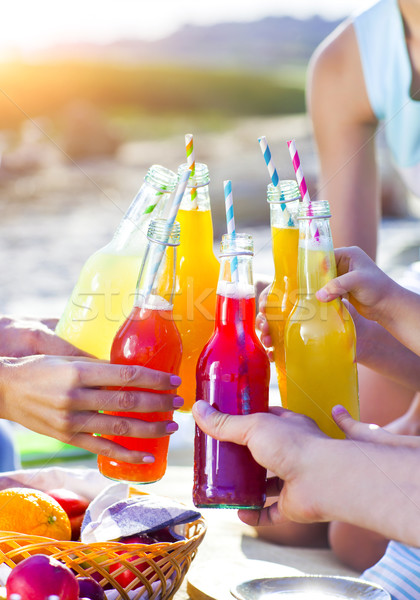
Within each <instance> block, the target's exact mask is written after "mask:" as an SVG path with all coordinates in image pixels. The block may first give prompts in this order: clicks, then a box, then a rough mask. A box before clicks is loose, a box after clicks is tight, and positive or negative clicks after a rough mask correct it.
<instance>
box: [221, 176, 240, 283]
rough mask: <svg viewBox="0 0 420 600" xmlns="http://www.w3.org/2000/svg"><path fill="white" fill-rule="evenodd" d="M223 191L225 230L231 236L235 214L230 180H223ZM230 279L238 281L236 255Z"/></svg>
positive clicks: (233, 235)
mask: <svg viewBox="0 0 420 600" xmlns="http://www.w3.org/2000/svg"><path fill="white" fill-rule="evenodd" d="M223 187H224V191H225V207H226V224H227V232H228V234H229V235H231V236H232V237H235V235H236V228H235V215H234V214H233V196H232V182H231V181H230V180H229V179H228V180H226V181H224V182H223ZM230 269H231V279H232V282H233V281H235V282H237V281H238V257H237V256H234V257H233V258H232V260H231V263H230Z"/></svg>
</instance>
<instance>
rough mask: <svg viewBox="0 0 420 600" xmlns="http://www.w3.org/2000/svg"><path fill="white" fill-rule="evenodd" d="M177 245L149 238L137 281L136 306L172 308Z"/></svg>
mask: <svg viewBox="0 0 420 600" xmlns="http://www.w3.org/2000/svg"><path fill="white" fill-rule="evenodd" d="M175 265H176V246H165V245H163V244H161V243H159V242H155V241H153V240H150V239H148V244H147V248H146V252H145V255H144V258H143V262H142V266H141V268H140V274H139V278H138V281H137V289H136V297H135V301H134V306H135V307H137V308H146V309H152V310H165V311H167V310H172V307H173V296H174V291H175Z"/></svg>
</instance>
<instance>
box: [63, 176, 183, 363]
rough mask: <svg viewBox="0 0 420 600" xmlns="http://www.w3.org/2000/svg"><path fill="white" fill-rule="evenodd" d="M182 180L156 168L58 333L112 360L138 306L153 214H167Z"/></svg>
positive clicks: (87, 271)
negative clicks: (124, 325)
mask: <svg viewBox="0 0 420 600" xmlns="http://www.w3.org/2000/svg"><path fill="white" fill-rule="evenodd" d="M176 182H177V176H176V175H175V173H173V172H172V171H169V170H168V169H165V168H164V167H161V166H159V165H153V166H152V167H151V168H150V169H149V171H148V172H147V174H146V177H145V182H144V184H143V185H142V187H141V188H140V190H139V192H138V194H137V195H136V197H135V198H134V200H133V202H132V203H131V205H130V207H129V209H128V211H127V213H126V214H125V215H124V218H123V219H122V221H121V223H120V225H119V227H118V229H117V231H116V233H115V235H114V237H113V239H112V240H111V242H109V244H107V245H106V246H104V247H103V248H101V249H100V250H98V251H97V252H95V253H94V254H93V255H92V256H90V257H89V258H88V260H87V261H86V263H85V265H84V266H83V268H82V270H81V273H80V276H79V280H78V281H77V283H76V285H75V287H74V289H73V292H72V294H71V297H70V299H69V301H68V302H67V305H66V307H65V309H64V312H63V315H62V316H61V318H60V320H59V322H58V324H57V327H56V333H57V335H59V336H60V337H62V338H63V339H65V340H67V341H68V342H71V343H72V344H74V345H75V346H77V348H80V349H81V350H83V351H85V352H89V353H91V354H93V355H94V356H96V357H98V358H102V359H107V360H108V359H109V356H110V350H111V345H112V341H113V339H114V336H115V334H116V332H117V331H118V329H119V327H120V326H121V325H122V323H123V322H124V321H125V319H126V318H127V317H128V315H129V314H130V311H131V309H132V307H133V302H134V295H135V290H136V283H137V278H138V274H139V270H140V266H141V264H142V259H143V256H144V252H145V249H146V246H147V237H146V233H147V227H148V225H149V222H150V219H151V217H152V216H154V217H156V216H157V215H159V214H160V212H161V211H163V210H164V208H165V205H166V203H167V200H168V199H169V197H170V194H171V193H172V191H173V190H174V189H175V186H176Z"/></svg>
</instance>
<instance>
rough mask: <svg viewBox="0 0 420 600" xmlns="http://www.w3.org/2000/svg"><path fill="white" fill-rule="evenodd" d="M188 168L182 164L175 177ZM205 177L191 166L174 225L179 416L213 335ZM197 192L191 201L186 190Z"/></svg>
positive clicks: (213, 262)
mask: <svg viewBox="0 0 420 600" xmlns="http://www.w3.org/2000/svg"><path fill="white" fill-rule="evenodd" d="M187 168H188V166H187V165H186V164H183V165H181V166H180V167H179V169H178V175H179V176H181V174H182V173H183V172H184V171H185V170H186V169H187ZM209 181H210V178H209V171H208V168H207V165H205V164H203V163H196V165H195V175H193V176H191V177H190V179H189V181H188V187H187V189H186V191H185V194H184V198H183V200H182V203H181V206H180V209H179V211H178V215H177V221H178V222H179V224H180V226H181V244H180V246H179V248H178V252H177V264H176V292H175V296H174V313H173V314H174V320H175V323H176V326H177V328H178V331H179V333H180V335H181V339H182V348H183V354H182V361H181V368H180V371H179V375H180V377H181V379H182V384H181V385H180V387H179V388H178V394H179V395H180V396H182V398H184V406H183V407H182V408H181V410H182V411H184V412H189V411H190V410H191V407H192V405H193V404H194V402H195V390H196V366H197V361H198V358H199V356H200V354H201V351H202V349H203V348H204V346H205V344H206V343H207V341H208V339H209V338H210V336H211V334H212V333H213V329H214V315H215V310H216V289H217V282H218V279H219V267H220V265H219V261H218V260H217V258H216V257H215V255H214V252H213V222H212V217H211V208H210V195H209ZM192 189H196V190H197V197H196V200H195V201H192V200H191V190H192Z"/></svg>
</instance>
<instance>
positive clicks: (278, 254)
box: [266, 180, 300, 406]
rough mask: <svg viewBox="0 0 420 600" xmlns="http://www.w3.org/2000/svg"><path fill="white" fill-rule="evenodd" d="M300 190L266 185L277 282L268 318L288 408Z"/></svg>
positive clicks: (292, 185) (294, 186) (283, 184)
mask: <svg viewBox="0 0 420 600" xmlns="http://www.w3.org/2000/svg"><path fill="white" fill-rule="evenodd" d="M299 199H300V194H299V187H298V184H297V183H296V181H287V180H285V181H279V183H278V185H277V186H274V185H273V184H272V183H270V185H268V186H267V202H268V203H269V205H270V223H271V240H272V246H273V259H274V280H273V283H272V284H271V287H270V290H269V292H268V296H267V304H266V316H267V321H268V325H269V328H270V336H271V339H272V342H273V349H274V362H275V365H276V372H277V381H278V385H279V390H280V397H281V402H282V405H283V406H286V401H287V400H286V394H287V392H286V389H287V385H286V363H285V354H284V327H285V324H286V320H287V317H288V316H289V314H290V312H291V310H292V308H293V305H294V303H295V301H296V298H297V288H298V284H297V257H298V242H299V227H298V222H297V219H296V216H297V214H296V213H297V209H298V201H299Z"/></svg>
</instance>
